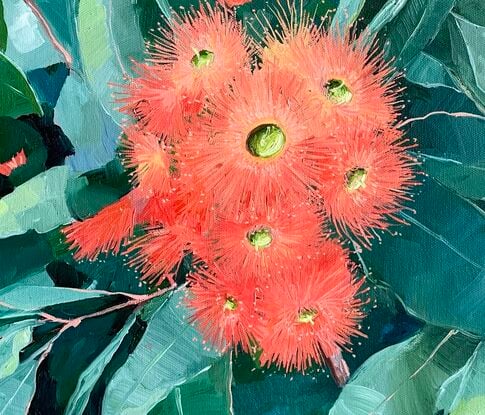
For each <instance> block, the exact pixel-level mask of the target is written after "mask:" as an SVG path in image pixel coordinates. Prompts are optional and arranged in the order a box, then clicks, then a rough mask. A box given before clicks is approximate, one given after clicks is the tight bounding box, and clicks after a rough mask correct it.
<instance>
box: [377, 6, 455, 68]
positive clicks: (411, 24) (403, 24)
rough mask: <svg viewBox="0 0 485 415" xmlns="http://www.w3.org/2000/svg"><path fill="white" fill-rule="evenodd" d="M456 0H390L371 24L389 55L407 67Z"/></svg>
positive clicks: (436, 31) (399, 64) (399, 65)
mask: <svg viewBox="0 0 485 415" xmlns="http://www.w3.org/2000/svg"><path fill="white" fill-rule="evenodd" d="M454 2H455V0H407V1H399V0H398V1H396V0H390V1H389V2H388V3H387V4H386V5H385V6H384V8H383V9H382V11H381V12H380V13H378V14H377V15H376V16H375V17H374V19H373V20H372V22H371V23H370V25H369V29H370V31H371V33H376V32H377V31H378V32H379V36H378V37H379V38H380V39H381V41H382V42H384V41H385V43H384V50H385V52H386V55H387V57H388V58H395V59H396V63H395V65H396V66H398V67H401V68H403V67H406V66H407V65H408V63H409V62H410V61H411V60H412V59H413V58H414V57H415V56H416V55H418V53H419V52H421V51H422V50H423V49H424V48H425V47H426V46H427V45H428V44H429V43H430V42H431V41H432V40H433V38H434V37H435V36H436V34H437V33H438V31H439V29H440V26H441V24H442V22H443V21H444V20H445V19H446V17H447V15H448V14H449V12H450V11H451V9H452V7H453V5H454Z"/></svg>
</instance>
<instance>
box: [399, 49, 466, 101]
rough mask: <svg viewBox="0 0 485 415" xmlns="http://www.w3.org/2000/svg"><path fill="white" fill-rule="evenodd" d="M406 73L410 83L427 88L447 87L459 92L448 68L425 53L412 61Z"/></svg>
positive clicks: (421, 53)
mask: <svg viewBox="0 0 485 415" xmlns="http://www.w3.org/2000/svg"><path fill="white" fill-rule="evenodd" d="M405 73H406V79H407V80H408V81H410V82H413V83H415V84H418V85H422V86H424V87H426V88H435V87H447V88H452V89H454V90H455V91H457V92H459V90H458V89H457V87H456V85H455V83H454V82H453V79H452V78H451V76H450V74H449V73H448V70H447V68H446V66H445V65H444V64H443V63H442V62H440V61H439V60H438V59H436V58H435V57H433V56H431V55H429V54H427V53H425V52H420V53H419V54H418V55H417V56H416V58H415V59H413V60H412V62H411V63H410V64H409V66H408V67H407V68H406V72H405Z"/></svg>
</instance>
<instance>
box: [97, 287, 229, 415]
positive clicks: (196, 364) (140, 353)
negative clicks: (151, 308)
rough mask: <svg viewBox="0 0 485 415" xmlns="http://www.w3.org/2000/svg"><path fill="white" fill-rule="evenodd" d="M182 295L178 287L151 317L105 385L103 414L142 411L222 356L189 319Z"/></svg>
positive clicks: (140, 414)
mask: <svg viewBox="0 0 485 415" xmlns="http://www.w3.org/2000/svg"><path fill="white" fill-rule="evenodd" d="M185 296H186V291H185V290H184V289H180V290H179V291H177V292H175V293H174V294H173V295H171V296H170V298H167V299H166V300H165V301H164V302H163V303H162V304H161V305H160V306H159V307H158V309H157V310H156V311H155V312H154V314H153V315H152V316H151V318H150V319H149V321H148V326H147V329H146V331H145V333H144V335H143V337H142V339H141V340H140V342H139V343H138V345H137V347H136V349H135V350H134V352H133V353H132V354H131V355H130V356H129V357H128V360H127V361H126V363H125V364H124V365H123V366H122V367H121V368H120V369H119V370H118V371H117V372H116V373H115V375H114V376H113V378H112V379H111V381H110V382H109V384H108V386H107V389H106V394H105V397H104V400H103V414H105V415H128V414H130V415H146V414H147V413H148V412H149V411H150V410H151V409H152V408H154V407H155V406H156V405H157V403H158V402H160V401H161V400H163V399H165V398H166V397H167V396H168V395H169V394H170V392H172V391H173V390H174V388H175V387H177V386H180V385H183V384H184V383H186V382H188V381H190V380H192V379H193V378H194V377H196V376H197V375H199V374H201V373H203V372H205V371H207V370H209V369H210V367H211V366H212V364H214V363H215V362H216V361H217V360H218V359H219V358H220V353H218V352H216V351H214V350H210V349H209V348H208V346H206V345H204V344H203V342H202V339H201V336H200V334H199V333H198V332H197V330H196V329H195V328H194V327H193V325H192V324H190V323H189V321H188V320H187V319H188V317H189V316H188V314H189V311H188V310H187V308H186V307H185V306H184V304H183V302H184V298H185Z"/></svg>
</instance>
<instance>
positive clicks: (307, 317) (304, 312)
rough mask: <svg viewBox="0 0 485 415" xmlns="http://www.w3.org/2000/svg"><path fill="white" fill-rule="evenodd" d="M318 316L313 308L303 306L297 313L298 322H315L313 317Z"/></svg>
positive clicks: (312, 323)
mask: <svg viewBox="0 0 485 415" xmlns="http://www.w3.org/2000/svg"><path fill="white" fill-rule="evenodd" d="M317 316H318V311H317V310H315V309H314V308H303V309H301V310H300V312H299V313H298V323H303V324H311V325H312V326H313V325H314V324H315V318H316V317H317Z"/></svg>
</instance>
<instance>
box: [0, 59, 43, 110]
mask: <svg viewBox="0 0 485 415" xmlns="http://www.w3.org/2000/svg"><path fill="white" fill-rule="evenodd" d="M0 97H1V100H0V116H8V117H12V118H17V117H19V116H20V115H25V114H39V115H42V109H41V107H40V105H39V103H38V102H37V98H36V97H35V94H34V91H33V90H32V88H31V87H30V85H29V83H28V82H27V78H26V77H25V75H24V74H23V73H22V72H21V70H20V69H19V68H17V67H16V66H15V65H14V64H13V63H12V62H11V61H10V60H9V59H8V58H7V57H6V56H5V55H4V54H3V53H0Z"/></svg>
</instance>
